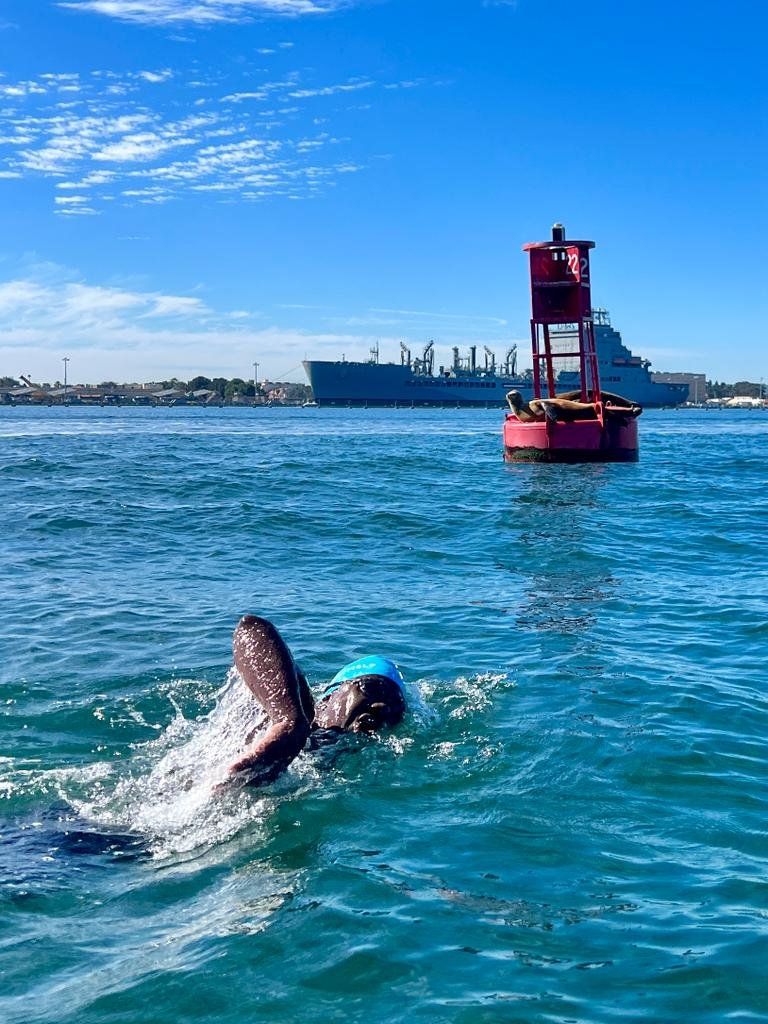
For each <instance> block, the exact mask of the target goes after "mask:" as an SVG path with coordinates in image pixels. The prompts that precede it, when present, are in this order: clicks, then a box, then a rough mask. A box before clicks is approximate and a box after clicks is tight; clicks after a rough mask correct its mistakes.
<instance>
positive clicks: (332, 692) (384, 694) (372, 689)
mask: <svg viewBox="0 0 768 1024" xmlns="http://www.w3.org/2000/svg"><path fill="white" fill-rule="evenodd" d="M405 710H406V707H405V697H404V695H403V677H402V675H401V674H400V671H399V669H398V668H397V666H396V665H395V663H394V662H392V661H390V660H389V659H388V658H381V657H379V656H378V655H375V656H369V657H367V658H360V659H359V660H358V661H354V662H352V663H351V664H349V665H346V666H345V667H344V668H343V669H342V670H341V671H340V672H338V673H337V674H336V675H335V676H334V678H333V680H332V681H331V682H330V684H329V686H328V688H327V690H326V694H325V696H324V697H323V698H322V699H321V700H320V701H318V703H317V705H316V708H315V724H316V725H318V726H319V727H320V728H321V729H343V730H344V731H346V732H366V733H371V732H378V731H379V729H383V728H386V727H391V726H393V725H397V724H398V722H400V721H401V720H402V718H403V716H404V715H405Z"/></svg>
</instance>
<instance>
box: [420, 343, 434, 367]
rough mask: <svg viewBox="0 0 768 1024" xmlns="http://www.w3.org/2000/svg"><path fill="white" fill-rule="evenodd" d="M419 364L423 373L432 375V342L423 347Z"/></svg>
mask: <svg viewBox="0 0 768 1024" xmlns="http://www.w3.org/2000/svg"><path fill="white" fill-rule="evenodd" d="M421 362H422V366H423V369H424V373H426V374H429V375H430V376H431V375H432V371H433V370H434V368H435V343H434V341H428V342H427V344H426V345H425V346H424V352H423V353H422V356H421Z"/></svg>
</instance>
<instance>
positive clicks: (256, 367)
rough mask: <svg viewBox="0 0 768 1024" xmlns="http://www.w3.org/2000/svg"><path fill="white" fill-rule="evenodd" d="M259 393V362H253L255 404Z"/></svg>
mask: <svg viewBox="0 0 768 1024" xmlns="http://www.w3.org/2000/svg"><path fill="white" fill-rule="evenodd" d="M258 393H259V364H258V363H254V364H253V404H254V405H256V396H257V395H258Z"/></svg>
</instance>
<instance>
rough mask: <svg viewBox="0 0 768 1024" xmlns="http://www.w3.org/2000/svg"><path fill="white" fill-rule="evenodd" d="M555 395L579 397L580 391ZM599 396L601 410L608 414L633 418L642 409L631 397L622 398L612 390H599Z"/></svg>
mask: <svg viewBox="0 0 768 1024" xmlns="http://www.w3.org/2000/svg"><path fill="white" fill-rule="evenodd" d="M587 394H588V395H589V396H590V397H591V396H592V394H593V392H591V391H588V392H587ZM557 397H558V398H569V399H577V398H580V397H581V392H580V391H565V392H564V393H563V394H562V395H558V396H557ZM600 398H601V400H602V402H603V411H604V412H605V413H607V414H609V415H620V416H629V417H630V418H632V419H635V418H636V417H637V416H639V415H640V413H641V412H642V411H643V407H642V405H638V404H637V402H633V401H632V399H631V398H624V397H622V396H621V395H615V394H614V393H613V392H612V391H601V392H600Z"/></svg>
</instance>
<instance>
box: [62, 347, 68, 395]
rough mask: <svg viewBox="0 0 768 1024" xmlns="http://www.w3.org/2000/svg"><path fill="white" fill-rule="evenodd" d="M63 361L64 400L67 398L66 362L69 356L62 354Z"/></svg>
mask: <svg viewBox="0 0 768 1024" xmlns="http://www.w3.org/2000/svg"><path fill="white" fill-rule="evenodd" d="M61 361H62V363H64V400H65V401H66V399H67V363H68V362H69V356H64V358H63V359H62V360H61Z"/></svg>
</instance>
